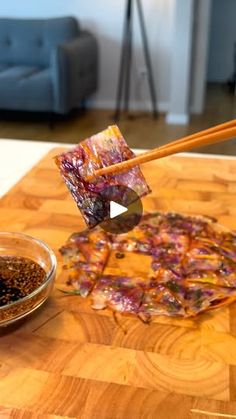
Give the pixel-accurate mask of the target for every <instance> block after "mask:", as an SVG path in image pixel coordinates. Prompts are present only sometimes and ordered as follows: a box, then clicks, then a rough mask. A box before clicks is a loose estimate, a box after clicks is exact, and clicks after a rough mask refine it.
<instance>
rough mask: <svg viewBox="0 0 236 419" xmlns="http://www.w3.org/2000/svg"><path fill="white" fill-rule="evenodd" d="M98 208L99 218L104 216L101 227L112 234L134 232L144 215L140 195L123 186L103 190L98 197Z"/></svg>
mask: <svg viewBox="0 0 236 419" xmlns="http://www.w3.org/2000/svg"><path fill="white" fill-rule="evenodd" d="M97 208H98V209H99V217H101V215H102V219H101V218H100V219H101V223H100V227H102V228H103V230H105V231H106V232H108V233H112V234H123V233H127V232H128V231H131V230H133V228H134V227H136V226H137V225H138V224H139V222H140V220H141V218H142V214H143V205H142V201H141V199H140V197H139V196H138V194H137V193H136V192H135V191H133V189H130V188H128V187H126V186H123V185H116V186H108V187H105V188H103V190H102V191H101V192H100V194H99V197H98V201H97ZM101 210H102V211H101Z"/></svg>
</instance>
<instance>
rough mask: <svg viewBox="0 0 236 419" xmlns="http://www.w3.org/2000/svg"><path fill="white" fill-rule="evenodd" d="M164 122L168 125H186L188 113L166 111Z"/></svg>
mask: <svg viewBox="0 0 236 419" xmlns="http://www.w3.org/2000/svg"><path fill="white" fill-rule="evenodd" d="M166 123H167V124H169V125H187V124H188V123H189V115H188V114H187V113H179V114H178V113H168V114H167V115H166Z"/></svg>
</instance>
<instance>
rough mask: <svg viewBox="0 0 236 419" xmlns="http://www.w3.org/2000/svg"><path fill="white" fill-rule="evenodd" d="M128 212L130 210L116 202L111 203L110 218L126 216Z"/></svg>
mask: <svg viewBox="0 0 236 419" xmlns="http://www.w3.org/2000/svg"><path fill="white" fill-rule="evenodd" d="M127 211H128V208H126V207H123V205H120V204H118V203H117V202H115V201H110V218H115V217H118V215H121V214H124V213H125V212H127Z"/></svg>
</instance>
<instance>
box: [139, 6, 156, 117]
mask: <svg viewBox="0 0 236 419" xmlns="http://www.w3.org/2000/svg"><path fill="white" fill-rule="evenodd" d="M137 7H138V14H139V20H140V26H141V32H142V38H143V48H144V55H145V60H146V66H147V72H148V81H149V88H150V94H151V100H152V109H153V116H154V118H156V117H157V114H158V113H157V108H156V91H155V85H154V79H153V73H152V64H151V59H150V55H149V48H148V40H147V35H146V30H145V22H144V16H143V10H142V4H141V0H137Z"/></svg>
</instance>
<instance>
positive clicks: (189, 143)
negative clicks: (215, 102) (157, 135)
mask: <svg viewBox="0 0 236 419" xmlns="http://www.w3.org/2000/svg"><path fill="white" fill-rule="evenodd" d="M235 136H236V120H235V119H234V120H232V121H229V122H226V123H224V124H219V125H216V126H214V127H211V128H209V129H206V130H203V131H200V132H197V133H195V134H192V135H188V136H187V137H184V138H181V139H179V140H175V141H172V142H170V143H168V144H166V145H164V146H161V147H158V148H155V149H154V150H151V151H147V152H145V153H142V154H139V155H138V156H136V157H134V158H132V159H130V160H126V161H123V162H121V163H116V164H114V165H111V166H108V167H103V168H101V169H98V170H96V171H95V172H94V174H93V176H92V177H93V178H94V177H97V176H102V175H108V174H109V173H110V174H116V173H120V172H123V171H126V170H128V169H131V168H132V167H134V166H138V165H140V164H142V163H147V162H150V161H152V160H156V159H160V158H162V157H167V156H169V155H172V154H175V153H181V152H183V151H188V150H191V149H193V148H195V147H202V146H206V145H210V144H216V143H218V142H221V141H226V140H229V139H230V138H233V137H235Z"/></svg>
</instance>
